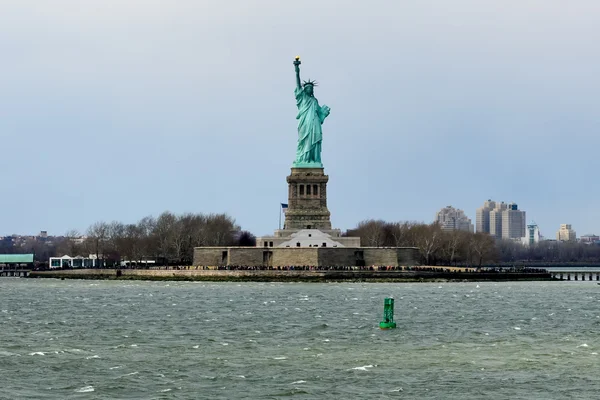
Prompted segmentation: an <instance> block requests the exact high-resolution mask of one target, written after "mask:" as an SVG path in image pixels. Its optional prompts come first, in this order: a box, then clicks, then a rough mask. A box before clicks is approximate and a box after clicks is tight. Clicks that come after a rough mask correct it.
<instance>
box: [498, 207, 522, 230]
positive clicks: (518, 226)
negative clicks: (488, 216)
mask: <svg viewBox="0 0 600 400" xmlns="http://www.w3.org/2000/svg"><path fill="white" fill-rule="evenodd" d="M522 237H525V211H521V210H519V207H518V206H517V204H515V203H510V204H509V205H508V207H507V209H506V210H505V211H503V212H502V239H520V238H522Z"/></svg>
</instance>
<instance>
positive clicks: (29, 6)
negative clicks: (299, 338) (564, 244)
mask: <svg viewBox="0 0 600 400" xmlns="http://www.w3.org/2000/svg"><path fill="white" fill-rule="evenodd" d="M352 3H354V4H352ZM350 4H352V5H350ZM599 40H600V2H599V1H597V0H571V1H564V0H505V1H481V0H452V1H449V0H402V1H380V0H370V1H362V0H361V1H355V2H348V1H341V0H339V1H337V0H318V1H317V0H303V1H295V2H292V1H283V0H263V1H256V0H254V1H253V0H215V1H209V0H168V1H167V0H163V1H159V0H86V1H81V0H53V1H42V0H3V1H1V2H0V53H1V54H2V62H1V64H2V66H1V68H0V71H1V72H0V168H1V171H2V175H1V176H2V187H3V193H2V196H1V199H0V235H2V234H12V233H20V234H27V233H36V232H38V231H39V230H48V231H49V233H50V234H63V233H65V232H66V231H67V230H69V229H78V230H80V231H85V230H86V228H87V227H88V226H89V225H90V224H91V223H93V222H95V221H99V220H104V221H112V220H119V221H123V222H135V221H137V220H139V219H140V218H142V217H144V216H146V215H155V216H157V215H158V214H160V213H161V212H162V211H165V210H170V211H172V212H175V213H183V212H203V213H220V212H225V213H228V214H230V215H232V216H233V217H235V219H236V221H237V222H238V223H239V224H240V225H241V226H242V227H243V228H245V229H248V230H250V231H252V232H254V233H256V234H258V235H261V234H267V233H270V232H272V231H273V230H274V229H276V228H277V225H278V216H279V203H281V202H286V201H287V184H286V181H285V177H286V175H288V174H289V168H290V167H291V163H292V161H293V160H294V157H295V146H296V137H297V131H296V120H295V115H296V105H295V100H294V97H293V89H294V68H293V65H292V61H293V58H294V56H295V55H300V56H301V57H302V62H303V64H302V75H303V78H304V79H307V78H311V79H316V80H317V81H318V82H319V83H320V86H319V87H318V88H317V89H316V91H315V94H316V97H317V98H318V99H319V101H320V103H321V104H327V105H329V106H330V107H331V115H330V116H329V118H328V119H327V121H326V122H325V124H324V126H323V131H324V142H323V163H324V165H325V169H326V173H327V174H328V175H329V177H330V181H329V187H328V200H329V203H328V204H329V209H330V211H331V213H332V222H333V225H334V226H336V227H339V228H341V229H348V228H351V227H353V226H354V225H355V224H356V223H357V222H359V221H361V220H363V219H368V218H381V219H385V220H390V221H392V220H393V221H396V220H416V221H426V222H430V221H432V220H433V218H434V215H435V212H436V211H437V210H439V209H440V208H442V207H444V206H447V205H452V206H455V207H458V208H461V209H464V210H465V212H466V213H467V215H468V216H469V217H471V218H472V219H473V223H474V222H475V209H476V208H477V207H479V206H480V205H481V204H482V203H483V201H484V200H486V199H488V198H490V199H494V200H498V201H501V200H503V201H506V202H516V203H518V205H519V207H520V208H521V209H523V210H525V211H527V220H535V221H536V222H537V223H538V224H539V225H540V227H541V230H542V233H543V234H544V235H546V236H554V235H555V231H556V230H557V229H558V226H559V224H560V223H571V224H573V227H574V229H576V230H577V233H578V235H579V234H585V233H592V232H594V233H598V234H600V207H599V206H598V200H599V198H600V184H599V183H598V182H599V176H600V171H599V169H598V164H599V163H598V158H599V157H598V154H599V153H600V150H599V149H600V138H599V137H600V113H599V110H600V78H599V74H600V53H598V51H597V47H598V42H599Z"/></svg>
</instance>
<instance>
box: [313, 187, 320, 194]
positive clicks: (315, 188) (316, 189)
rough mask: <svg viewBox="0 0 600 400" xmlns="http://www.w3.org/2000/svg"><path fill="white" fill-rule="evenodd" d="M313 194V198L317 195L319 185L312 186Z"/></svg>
mask: <svg viewBox="0 0 600 400" xmlns="http://www.w3.org/2000/svg"><path fill="white" fill-rule="evenodd" d="M313 194H314V195H315V196H318V195H319V185H313Z"/></svg>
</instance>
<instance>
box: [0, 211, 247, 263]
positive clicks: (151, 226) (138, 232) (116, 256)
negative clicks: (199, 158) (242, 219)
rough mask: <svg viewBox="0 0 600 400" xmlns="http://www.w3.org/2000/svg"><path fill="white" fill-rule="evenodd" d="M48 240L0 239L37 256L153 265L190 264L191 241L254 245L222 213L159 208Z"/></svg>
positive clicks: (2, 248)
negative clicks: (161, 210) (130, 220)
mask: <svg viewBox="0 0 600 400" xmlns="http://www.w3.org/2000/svg"><path fill="white" fill-rule="evenodd" d="M49 239H50V240H42V239H40V238H29V239H27V240H25V241H23V242H21V243H19V244H14V243H12V244H7V243H4V244H3V245H0V252H2V253H11V252H14V253H28V252H34V254H35V256H36V257H35V258H36V260H37V261H40V262H47V261H48V259H49V258H50V257H54V256H63V255H65V254H68V255H70V256H76V255H81V256H88V255H95V256H96V258H97V259H99V260H103V263H104V264H108V265H115V264H118V263H120V262H121V261H129V262H132V263H136V262H141V261H143V260H147V259H153V260H156V261H157V263H158V265H167V264H168V265H191V264H192V259H193V253H194V247H201V246H255V245H256V237H255V236H254V235H253V234H251V233H250V232H248V231H243V230H242V229H241V228H240V227H239V226H238V225H237V224H236V223H235V220H234V219H233V218H232V217H230V216H229V215H227V214H192V213H187V214H182V215H176V214H173V213H171V212H168V211H167V212H164V213H162V214H160V215H159V216H158V217H157V218H155V217H152V216H148V217H144V218H142V219H140V220H139V221H138V222H137V223H130V224H127V223H123V222H119V221H113V222H104V221H99V222H96V223H94V224H92V225H91V226H90V227H89V228H88V229H87V231H86V233H85V235H81V233H79V232H77V231H69V232H67V233H66V234H65V235H64V236H62V237H52V238H49Z"/></svg>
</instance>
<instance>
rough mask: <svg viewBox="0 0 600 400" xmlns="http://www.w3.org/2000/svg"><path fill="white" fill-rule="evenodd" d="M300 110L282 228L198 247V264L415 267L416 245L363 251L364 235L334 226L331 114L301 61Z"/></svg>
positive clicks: (297, 96)
mask: <svg viewBox="0 0 600 400" xmlns="http://www.w3.org/2000/svg"><path fill="white" fill-rule="evenodd" d="M293 65H294V69H295V77H296V82H295V83H296V86H295V89H294V97H295V99H296V107H297V109H298V112H297V115H296V120H297V133H298V141H297V146H296V158H295V160H294V162H293V163H292V167H291V173H290V175H289V176H288V177H287V178H286V180H287V184H288V202H287V210H286V213H285V222H284V225H283V229H281V227H279V229H277V230H276V231H275V233H274V234H273V236H263V237H259V238H257V244H256V247H254V248H248V247H196V248H194V266H202V267H206V266H236V265H243V266H249V267H266V268H279V267H285V266H304V267H307V266H311V267H322V266H344V267H364V266H367V265H386V266H394V267H398V266H401V265H417V264H418V262H417V260H418V259H419V249H418V248H416V247H387V248H382V247H362V246H361V243H360V237H351V236H350V237H348V236H343V235H342V232H341V230H340V229H335V228H332V225H331V213H330V211H329V209H328V207H327V183H328V181H329V176H327V175H326V174H325V170H324V167H323V162H322V158H321V153H322V150H323V146H322V143H323V127H322V126H323V123H324V122H325V120H326V118H327V117H328V116H329V114H330V113H331V109H330V108H329V106H327V105H323V106H321V105H319V101H318V100H317V98H316V97H315V93H314V90H315V86H316V85H317V83H316V82H315V81H312V80H310V79H309V80H306V81H304V82H303V81H302V80H301V78H300V65H301V62H300V57H296V58H295V60H294V62H293Z"/></svg>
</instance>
